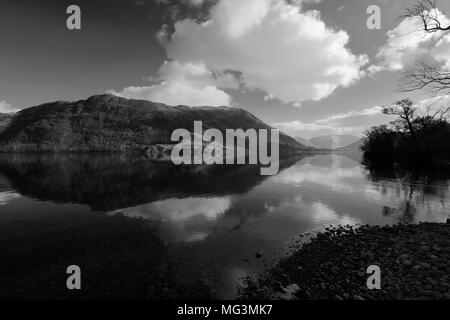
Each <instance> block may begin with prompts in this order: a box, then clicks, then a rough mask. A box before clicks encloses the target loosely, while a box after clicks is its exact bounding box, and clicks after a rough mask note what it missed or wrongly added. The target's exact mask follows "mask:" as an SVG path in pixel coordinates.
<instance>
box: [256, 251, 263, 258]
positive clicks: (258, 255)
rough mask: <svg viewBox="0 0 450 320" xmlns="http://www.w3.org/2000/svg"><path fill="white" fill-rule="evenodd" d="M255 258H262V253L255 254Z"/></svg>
mask: <svg viewBox="0 0 450 320" xmlns="http://www.w3.org/2000/svg"><path fill="white" fill-rule="evenodd" d="M255 256H256V257H257V258H258V259H260V258H262V256H263V255H262V253H260V252H257V253H256V254H255Z"/></svg>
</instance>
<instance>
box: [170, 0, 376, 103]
mask: <svg viewBox="0 0 450 320" xmlns="http://www.w3.org/2000/svg"><path fill="white" fill-rule="evenodd" d="M174 29H175V32H174V33H173V34H172V35H171V36H170V37H168V38H169V40H168V41H166V42H165V43H164V45H165V48H166V51H167V55H168V57H169V58H171V59H174V60H176V61H179V62H181V63H199V62H201V63H204V64H205V66H206V67H207V68H208V69H209V70H219V71H224V70H233V71H237V72H239V73H240V74H241V75H242V76H241V78H240V81H241V82H242V84H243V85H244V86H246V87H247V88H249V89H259V90H262V91H264V92H265V93H266V94H268V95H270V96H274V97H276V98H278V99H280V100H282V101H283V102H301V101H305V100H321V99H323V98H325V97H327V96H328V95H330V94H331V93H332V92H333V91H334V90H336V89H337V88H338V87H347V86H349V85H351V84H352V83H354V82H355V81H357V80H358V79H359V78H360V77H361V76H362V72H361V67H362V66H363V65H364V64H365V63H366V62H367V57H366V56H356V55H354V54H352V52H351V51H350V50H349V49H348V48H347V47H346V45H347V43H348V41H349V36H348V34H347V33H346V32H344V31H341V30H334V29H332V28H330V27H328V26H327V25H326V24H325V23H324V22H323V21H322V20H321V17H320V13H319V12H318V11H315V10H309V11H302V10H301V8H299V6H297V5H293V4H289V3H287V2H285V1H284V0H248V1H241V0H226V1H224V0H222V1H219V2H218V3H217V4H216V5H215V6H214V7H213V8H212V9H211V12H210V18H209V19H208V20H207V21H206V22H197V21H194V20H192V19H185V20H182V21H178V22H177V23H176V24H175V26H174Z"/></svg>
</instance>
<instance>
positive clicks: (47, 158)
mask: <svg viewBox="0 0 450 320" xmlns="http://www.w3.org/2000/svg"><path fill="white" fill-rule="evenodd" d="M449 212H450V187H449V181H448V180H447V179H444V178H439V177H438V178H437V179H423V178H417V177H411V176H405V175H399V174H397V173H396V172H389V173H383V174H380V173H374V172H370V171H368V170H366V169H364V168H363V167H362V165H361V164H360V156H359V154H356V153H343V154H312V155H308V156H301V157H298V158H294V159H288V160H285V161H283V163H282V165H281V170H280V173H279V174H278V175H276V176H272V177H261V176H260V175H259V169H258V168H256V167H252V166H241V167H232V168H230V167H224V166H222V167H190V168H182V167H174V166H172V165H171V164H168V163H153V162H150V161H148V160H146V159H145V158H136V157H128V156H121V155H90V156H88V155H7V154H4V155H0V234H1V235H0V240H1V241H2V243H3V244H4V249H5V250H7V254H8V257H2V258H5V259H9V260H10V261H15V262H14V263H16V264H19V263H23V264H32V265H39V264H43V265H46V263H51V261H50V260H49V261H46V259H57V257H51V255H52V252H59V251H58V250H62V249H60V248H57V247H58V243H61V241H66V242H65V243H71V242H70V241H72V240H71V239H75V238H76V237H78V238H76V239H77V241H79V242H80V241H81V242H83V241H84V240H86V243H87V244H86V245H85V247H84V248H88V247H90V244H89V239H90V238H89V239H88V237H93V236H92V234H95V236H96V237H98V238H101V239H109V238H111V246H115V247H117V246H119V247H120V239H119V241H116V240H114V239H112V238H113V236H112V234H114V235H117V234H119V232H120V229H121V226H122V223H123V222H122V221H124V220H123V219H128V220H137V219H140V221H145V222H146V223H147V224H148V225H149V228H151V232H152V234H153V235H154V237H155V241H156V242H157V243H158V245H159V244H160V245H161V246H162V248H163V249H164V250H163V251H162V253H161V254H159V255H158V256H157V257H155V259H154V260H155V261H154V264H155V265H158V264H159V265H160V268H161V269H164V268H167V266H170V269H171V275H170V277H171V278H172V279H170V280H171V281H175V282H186V281H187V282H189V279H195V280H196V281H198V280H199V281H202V284H204V285H205V286H206V287H207V288H208V290H209V292H210V294H211V295H212V296H213V297H214V298H233V297H235V295H236V287H237V285H238V284H239V279H240V278H241V277H243V276H245V275H249V274H256V273H258V272H260V271H261V270H263V269H264V268H265V266H266V265H270V264H271V263H272V262H273V261H274V259H277V258H279V257H281V256H282V255H283V254H285V253H286V250H287V248H288V247H289V245H290V244H292V243H293V241H294V240H295V239H296V237H297V236H298V235H300V234H302V233H306V232H314V231H318V230H320V229H321V228H323V227H324V226H327V225H338V224H352V225H356V224H371V225H376V224H378V225H384V224H393V223H398V222H404V223H413V222H418V221H433V222H443V221H445V220H446V219H447V218H448V217H449ZM117 216H120V217H123V219H122V220H117V222H116V220H113V222H112V224H111V221H110V220H109V219H110V218H111V217H117ZM106 224H107V225H108V228H106V227H105V228H104V226H105V225H106ZM93 225H95V228H94V227H92V226H93ZM91 229H92V230H91ZM77 230H85V231H86V230H87V231H86V234H87V235H86V236H84V235H82V236H80V235H79V234H80V233H79V231H77ZM111 230H114V231H111ZM76 232H78V235H77V234H76ZM125 236H126V235H124V237H125ZM82 237H85V238H86V239H83V238H82ZM43 239H44V240H43ZM73 241H75V240H73ZM114 241H116V242H114ZM127 245H130V244H127ZM131 246H132V244H131ZM43 248H45V249H43ZM53 249H54V250H53ZM86 250H87V249H86ZM102 250H104V249H102ZM80 252H82V251H80ZM3 254H6V253H5V251H3ZM83 254H84V253H80V255H81V256H82V255H83ZM97 254H99V253H96V252H93V253H92V252H90V253H89V252H88V250H87V251H86V254H85V255H90V256H91V258H92V257H93V256H95V255H97ZM19 255H21V257H19ZM40 255H41V256H40ZM44 255H46V256H45V257H44ZM260 255H262V257H260ZM16 256H17V257H16ZM89 261H90V260H89ZM71 263H74V264H77V261H71V262H70V263H68V264H71ZM111 263H115V261H111ZM117 263H119V264H120V263H121V262H120V261H117ZM81 264H82V263H81ZM2 268H3V269H2V270H1V269H0V272H1V274H0V276H3V277H6V278H8V279H9V280H8V281H9V283H10V284H11V283H14V282H13V280H11V277H13V276H14V272H16V271H15V270H17V268H18V267H17V265H15V264H13V262H11V264H10V265H4V266H3V267H2ZM37 268H39V267H37ZM43 268H44V267H43ZM19 269H20V267H19ZM26 270H27V271H26V272H27V273H29V269H26ZM149 270H150V267H149ZM152 270H153V269H152ZM17 272H18V273H20V270H19V271H17ZM24 272H25V271H24ZM149 272H151V271H149ZM161 277H163V278H164V277H167V276H165V275H162V276H161ZM163 280H164V279H163ZM163 280H162V281H163ZM12 285H14V284H12ZM166 286H167V287H168V288H167V289H168V290H169V291H170V289H171V288H170V286H171V285H170V283H169V281H168V282H167V284H166ZM178 296H181V297H183V294H182V293H181V294H180V293H179V292H178ZM147 298H152V297H151V296H148V297H147Z"/></svg>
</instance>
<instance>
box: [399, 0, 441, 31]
mask: <svg viewBox="0 0 450 320" xmlns="http://www.w3.org/2000/svg"><path fill="white" fill-rule="evenodd" d="M438 13H439V11H438V10H437V1H436V0H420V1H419V2H417V3H416V4H414V5H412V6H411V7H409V8H408V9H406V12H405V14H404V15H403V17H404V18H408V17H410V18H411V17H418V18H420V19H421V21H422V24H423V30H424V31H425V32H428V33H433V32H438V31H450V24H447V23H446V22H445V21H443V20H444V19H443V18H444V17H440V16H439V14H438Z"/></svg>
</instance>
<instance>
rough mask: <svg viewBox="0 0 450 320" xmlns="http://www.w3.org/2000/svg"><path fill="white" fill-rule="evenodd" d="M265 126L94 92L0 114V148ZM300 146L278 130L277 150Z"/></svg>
mask: <svg viewBox="0 0 450 320" xmlns="http://www.w3.org/2000/svg"><path fill="white" fill-rule="evenodd" d="M194 121H202V122H203V128H204V129H207V128H217V129H219V130H220V131H222V132H223V133H224V132H225V129H238V128H242V129H244V130H246V129H250V128H254V129H271V128H272V127H270V126H269V125H267V124H266V123H264V122H263V121H261V120H260V119H258V118H256V117H255V116H254V115H253V114H251V113H250V112H248V111H245V110H243V109H239V108H228V107H195V108H191V107H187V106H177V107H171V106H167V105H164V104H161V103H153V102H149V101H144V100H132V99H124V98H120V97H116V96H113V95H109V94H105V95H97V96H93V97H90V98H88V99H86V100H80V101H75V102H63V101H57V102H51V103H46V104H42V105H40V106H36V107H31V108H27V109H24V110H21V111H20V112H18V113H16V114H14V115H12V116H11V115H0V151H2V152H41V151H51V152H59V151H121V152H131V151H139V150H140V151H142V150H146V149H148V148H149V147H151V146H154V145H159V146H160V145H164V144H170V145H173V142H171V141H170V137H171V134H172V132H173V131H174V130H175V129H177V128H185V129H187V130H189V131H190V132H192V131H193V126H194ZM304 149H305V147H304V146H303V145H301V144H299V143H298V142H296V141H295V140H294V139H293V138H291V137H289V136H288V135H285V134H283V133H281V134H280V153H281V154H284V153H294V152H297V151H301V150H304Z"/></svg>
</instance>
